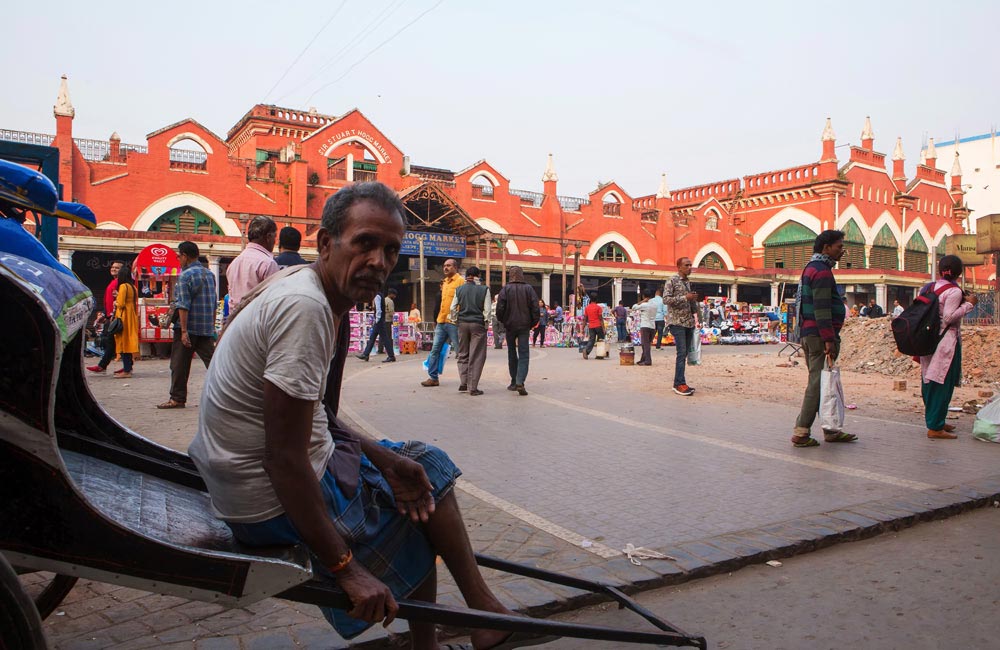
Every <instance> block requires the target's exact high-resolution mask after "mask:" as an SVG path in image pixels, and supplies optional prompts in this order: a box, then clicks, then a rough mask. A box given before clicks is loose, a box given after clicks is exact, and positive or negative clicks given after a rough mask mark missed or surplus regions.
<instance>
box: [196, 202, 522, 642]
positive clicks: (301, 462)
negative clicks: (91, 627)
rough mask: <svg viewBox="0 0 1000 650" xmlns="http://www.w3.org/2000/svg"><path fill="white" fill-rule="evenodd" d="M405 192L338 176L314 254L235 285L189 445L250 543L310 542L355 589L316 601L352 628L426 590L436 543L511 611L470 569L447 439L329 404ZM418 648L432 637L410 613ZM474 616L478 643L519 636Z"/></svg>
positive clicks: (489, 603) (429, 594) (431, 587)
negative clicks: (328, 601) (344, 412)
mask: <svg viewBox="0 0 1000 650" xmlns="http://www.w3.org/2000/svg"><path fill="white" fill-rule="evenodd" d="M402 215H403V206H402V204H401V203H400V201H399V199H398V197H397V196H396V194H395V192H393V191H392V190H391V189H390V188H388V187H386V186H385V185H382V184H380V183H361V184H357V185H352V186H348V187H345V188H343V189H341V190H339V191H338V192H337V193H336V194H334V195H333V196H332V197H331V198H330V199H329V200H328V201H327V203H326V206H325V207H324V209H323V216H322V222H321V229H320V230H319V231H318V234H317V240H316V241H317V248H318V251H319V260H318V261H317V262H315V263H314V264H311V265H308V266H296V267H291V268H289V269H286V270H284V271H281V272H280V273H278V274H276V275H274V276H273V277H272V278H269V279H268V280H267V281H265V283H263V284H261V285H260V286H259V287H258V288H257V289H255V290H254V291H253V292H252V293H251V294H249V295H248V296H247V297H246V298H244V300H243V302H242V303H241V304H240V307H239V309H238V310H237V311H236V312H235V314H234V316H233V317H232V318H231V319H230V322H229V324H228V325H227V328H226V331H225V332H224V334H223V336H222V337H221V339H220V341H219V345H218V348H217V350H216V352H215V356H214V357H213V359H212V363H211V365H210V366H209V369H208V373H207V376H206V378H205V388H204V392H203V394H202V399H201V406H200V411H201V412H200V416H199V421H198V433H197V436H196V437H195V439H194V441H193V442H192V444H191V447H190V449H189V451H190V454H191V457H192V458H193V459H194V462H195V464H196V465H197V466H198V470H199V471H200V473H201V475H202V476H203V477H204V479H205V483H206V484H207V486H208V490H209V493H210V495H211V497H212V505H213V508H214V510H215V511H216V514H217V516H219V517H220V518H221V519H223V520H224V521H226V523H227V524H228V525H229V526H230V528H231V529H232V531H233V533H234V535H235V536H236V538H237V539H239V540H240V541H242V542H244V543H246V544H250V545H276V544H297V543H304V544H305V545H306V546H307V547H308V548H309V550H310V552H311V553H312V555H313V561H314V565H315V568H316V571H317V573H319V574H320V575H322V576H324V577H326V578H328V579H330V580H332V581H334V582H335V583H336V584H337V585H339V587H340V588H341V589H343V591H344V592H346V594H347V596H348V597H349V598H350V601H351V603H352V605H353V609H351V610H350V611H349V612H343V611H340V610H333V609H324V612H323V613H324V615H325V616H326V617H327V619H328V620H329V621H330V623H331V624H332V625H333V626H334V627H335V628H336V629H337V631H338V632H339V633H340V634H341V635H342V636H344V637H346V638H351V637H354V636H356V635H358V634H360V633H361V632H362V631H364V630H365V629H366V628H367V627H369V626H370V625H371V624H372V623H375V622H380V621H381V622H383V623H384V624H385V625H388V624H389V623H390V622H391V621H392V620H393V617H394V616H395V614H396V611H397V604H396V598H399V597H403V596H409V597H412V598H414V599H418V600H423V601H431V602H432V601H434V600H435V597H436V591H437V576H436V573H435V557H436V555H440V556H441V557H442V558H443V559H444V561H445V563H446V565H447V566H448V569H449V570H450V571H451V574H452V575H453V576H454V578H455V581H456V583H457V584H458V587H459V589H460V590H461V591H462V594H463V596H464V597H465V600H466V602H467V603H468V604H469V606H470V607H472V608H475V609H480V610H486V611H491V612H500V613H509V610H508V609H506V608H505V607H504V606H503V605H502V604H501V603H500V601H499V600H498V599H497V598H496V596H494V595H493V593H492V592H491V591H490V589H489V587H488V586H487V585H486V582H485V580H484V579H483V577H482V575H481V574H480V573H479V569H478V567H477V566H476V560H475V557H474V555H473V551H472V547H471V544H470V543H469V538H468V535H467V534H466V530H465V525H464V524H463V522H462V515H461V513H460V512H459V508H458V503H457V501H456V499H455V494H454V490H453V487H454V484H455V479H456V478H457V477H458V476H459V475H460V474H461V472H460V470H459V469H458V468H457V467H456V466H455V465H454V463H452V461H451V459H450V458H449V457H448V456H447V454H445V453H444V452H443V451H441V450H440V449H437V448H435V447H432V446H430V445H425V444H424V443H421V442H406V443H396V442H390V441H387V440H382V441H380V442H375V441H374V440H371V439H369V438H367V437H365V436H361V435H359V434H357V433H355V432H354V431H352V430H350V429H349V428H348V427H347V426H346V425H345V424H344V423H343V422H341V421H340V420H339V419H337V417H336V412H337V407H338V402H339V397H340V386H341V379H342V377H343V368H344V359H345V357H346V356H347V346H348V341H349V338H350V323H349V320H348V318H347V314H348V312H349V311H350V309H351V307H352V306H354V305H355V304H356V303H359V302H366V301H370V300H371V299H372V297H373V296H374V295H375V292H376V291H378V289H379V288H380V287H381V286H383V284H384V282H385V279H386V276H387V275H388V273H389V272H390V271H391V270H392V268H393V267H394V266H395V264H396V259H397V257H398V255H399V249H400V245H401V243H402V239H403V233H404V223H403V217H402ZM411 633H412V644H413V647H414V648H437V647H438V644H437V638H436V631H435V627H434V625H433V624H429V623H417V622H413V623H411ZM530 642H531V640H522V639H520V638H519V637H514V636H512V635H511V634H510V633H509V632H503V631H492V630H475V631H474V632H473V633H472V643H473V646H474V647H475V648H476V649H484V648H512V647H517V646H519V645H523V644H526V643H530Z"/></svg>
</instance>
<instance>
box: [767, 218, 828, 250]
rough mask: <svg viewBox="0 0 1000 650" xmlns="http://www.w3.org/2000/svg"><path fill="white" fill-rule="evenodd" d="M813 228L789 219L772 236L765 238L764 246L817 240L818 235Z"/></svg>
mask: <svg viewBox="0 0 1000 650" xmlns="http://www.w3.org/2000/svg"><path fill="white" fill-rule="evenodd" d="M818 234H819V233H815V232H813V231H812V230H809V229H808V228H806V227H805V226H803V225H802V224H801V223H797V222H795V221H789V222H788V223H786V224H785V225H783V226H782V227H781V228H778V229H777V230H775V231H774V232H773V233H771V236H770V237H768V238H767V239H765V240H764V246H781V245H784V244H800V243H803V242H809V243H810V244H811V243H812V242H814V241H815V240H816V235H818Z"/></svg>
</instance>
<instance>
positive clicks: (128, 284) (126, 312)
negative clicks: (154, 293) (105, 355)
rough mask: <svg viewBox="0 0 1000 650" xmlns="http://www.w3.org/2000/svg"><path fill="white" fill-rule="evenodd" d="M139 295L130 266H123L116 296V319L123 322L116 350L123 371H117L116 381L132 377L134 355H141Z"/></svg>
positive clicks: (117, 337) (116, 338)
mask: <svg viewBox="0 0 1000 650" xmlns="http://www.w3.org/2000/svg"><path fill="white" fill-rule="evenodd" d="M138 299H139V294H138V293H136V290H135V282H134V281H133V280H132V271H131V269H129V266H128V264H122V265H121V268H120V269H118V291H117V293H116V296H115V311H114V314H115V318H118V319H120V320H121V322H122V327H121V329H120V330H119V331H118V333H117V334H115V349H116V350H118V355H119V356H120V357H121V360H122V367H121V370H116V371H115V379H128V378H129V377H131V376H132V361H133V355H136V354H139V314H138V309H137V305H138V302H137V301H138Z"/></svg>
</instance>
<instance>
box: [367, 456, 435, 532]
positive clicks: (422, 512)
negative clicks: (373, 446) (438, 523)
mask: <svg viewBox="0 0 1000 650" xmlns="http://www.w3.org/2000/svg"><path fill="white" fill-rule="evenodd" d="M390 453H392V452H390ZM379 469H380V470H381V471H382V476H384V477H385V480H386V482H387V483H388V484H389V487H391V488H392V495H393V497H394V498H395V499H396V509H397V510H398V511H399V514H401V515H408V516H409V517H410V520H412V521H413V522H414V523H416V522H418V521H421V522H425V523H426V522H427V520H428V519H430V516H431V515H432V514H434V495H433V492H432V491H433V489H434V487H433V486H432V485H431V481H430V479H429V478H427V472H425V471H424V466H423V465H421V464H420V463H418V462H416V461H415V460H410V459H409V458H403V457H402V456H397V457H396V458H395V459H394V462H392V463H390V464H389V466H388V467H384V468H383V467H379Z"/></svg>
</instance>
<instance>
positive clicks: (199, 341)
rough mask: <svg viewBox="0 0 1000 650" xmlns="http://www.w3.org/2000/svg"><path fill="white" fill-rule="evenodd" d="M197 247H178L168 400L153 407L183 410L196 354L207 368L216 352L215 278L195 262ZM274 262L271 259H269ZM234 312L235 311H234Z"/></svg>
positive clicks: (181, 244) (186, 244) (186, 243)
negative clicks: (179, 267)
mask: <svg viewBox="0 0 1000 650" xmlns="http://www.w3.org/2000/svg"><path fill="white" fill-rule="evenodd" d="M199 254H200V251H199V250H198V244H196V243H194V242H192V241H182V242H181V243H180V244H178V245H177V259H178V261H180V264H181V269H182V271H181V275H180V278H178V280H177V285H176V287H175V295H174V310H175V318H174V342H173V345H172V346H171V348H170V399H168V400H167V401H166V402H163V403H162V404H158V405H157V407H156V408H160V409H177V408H184V406H185V405H186V403H187V383H188V376H189V375H190V374H191V360H192V359H193V358H194V355H195V354H197V355H198V358H200V359H201V361H202V363H204V364H205V367H206V368H208V364H209V362H210V361H211V360H212V354H213V353H214V352H215V309H216V307H217V300H216V295H217V294H216V291H215V276H214V275H212V272H211V271H209V270H208V269H206V268H205V267H204V266H202V264H201V262H199V261H198V256H199ZM272 261H273V260H272ZM234 313H235V312H234Z"/></svg>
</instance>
